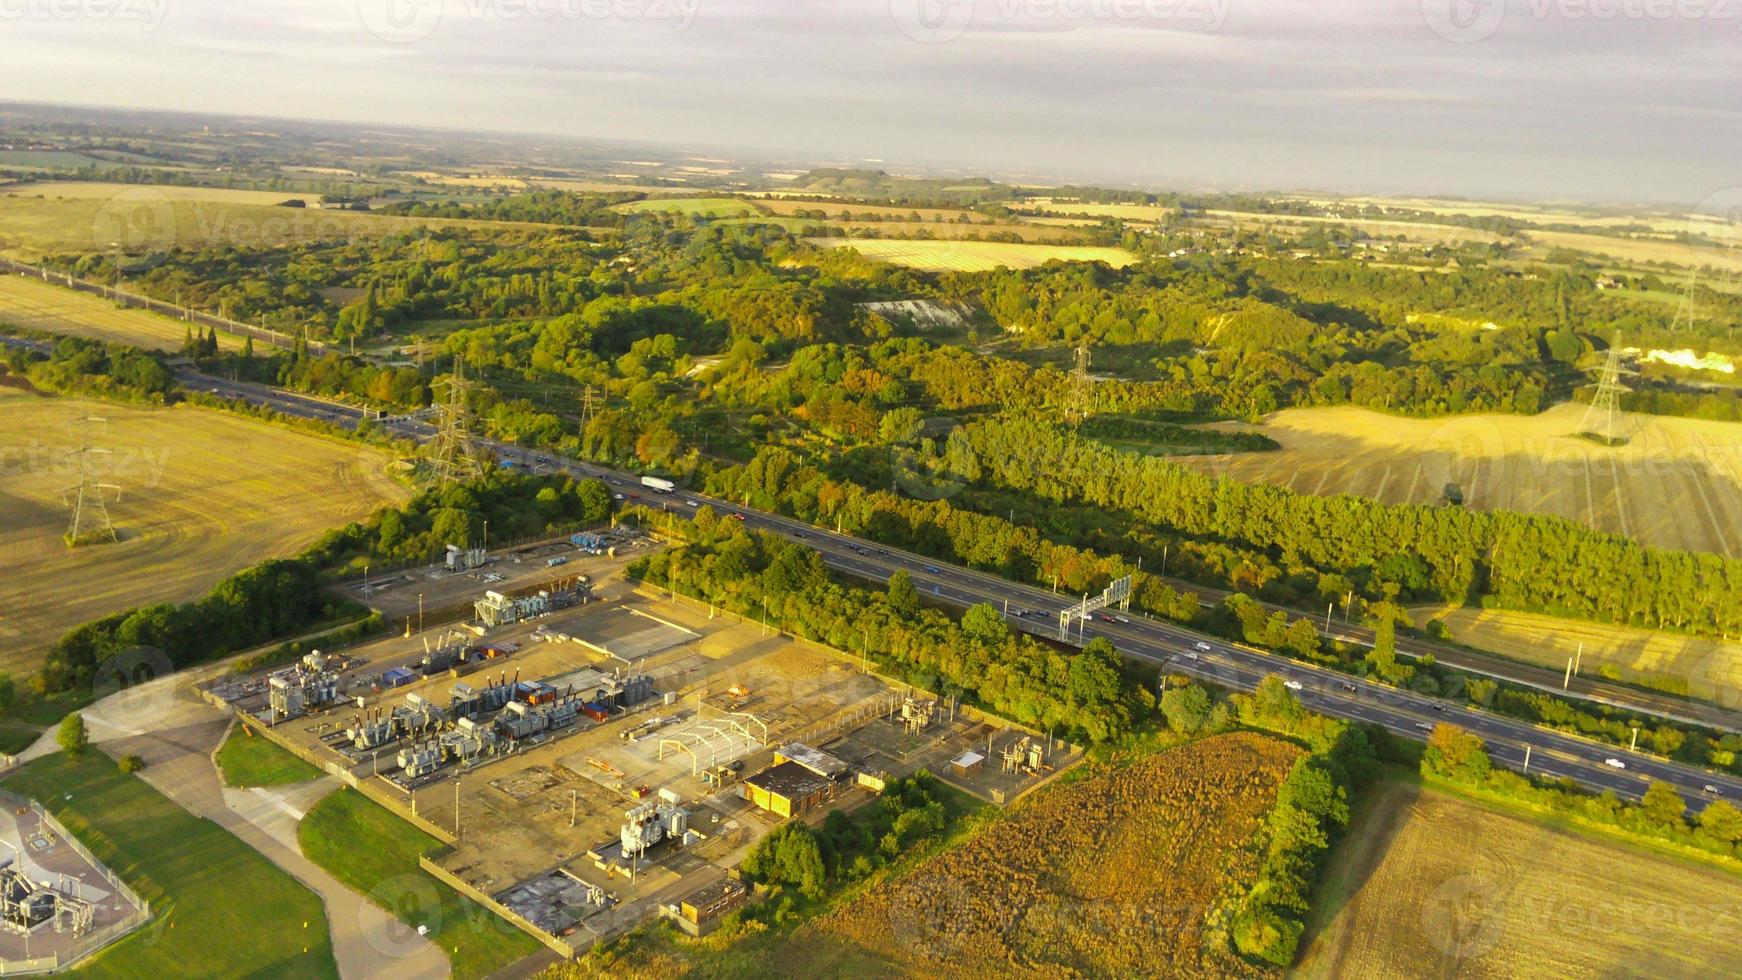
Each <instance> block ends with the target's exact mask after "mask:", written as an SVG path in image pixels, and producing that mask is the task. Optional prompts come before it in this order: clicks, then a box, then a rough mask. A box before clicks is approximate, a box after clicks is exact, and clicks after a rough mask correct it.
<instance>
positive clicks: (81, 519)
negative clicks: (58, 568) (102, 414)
mask: <svg viewBox="0 0 1742 980" xmlns="http://www.w3.org/2000/svg"><path fill="white" fill-rule="evenodd" d="M108 422H109V420H108V419H102V418H98V417H96V416H94V415H87V416H85V417H84V418H78V419H74V420H72V421H71V422H68V423H67V431H68V432H70V433H71V434H72V435H73V437H74V439H76V440H77V441H78V444H79V448H77V449H75V450H73V451H72V452H71V453H70V454H69V455H70V456H72V457H73V458H75V459H77V460H78V466H79V485H78V486H76V487H68V488H67V489H66V491H64V492H63V493H62V495H61V499H62V500H66V499H68V498H71V501H72V508H73V516H72V520H71V522H70V523H68V525H67V544H69V545H72V546H74V547H76V546H77V545H78V544H79V542H80V541H81V540H83V539H84V536H85V535H92V536H96V537H107V538H108V539H109V540H110V541H112V542H114V541H120V540H121V536H120V535H119V534H117V533H116V532H115V522H114V521H112V520H110V518H109V505H108V504H107V503H106V502H104V500H103V494H104V492H105V491H113V492H114V493H115V497H116V499H117V500H119V499H120V497H121V488H120V486H118V485H116V484H113V483H102V482H99V481H98V479H97V471H96V467H95V466H93V465H92V462H91V459H92V457H93V456H107V455H109V453H110V450H107V449H98V448H96V447H93V446H92V445H91V430H92V429H93V428H95V427H97V426H104V425H107V424H108ZM87 514H88V515H89V520H88V521H87ZM93 525H95V529H93V527H92V526H93Z"/></svg>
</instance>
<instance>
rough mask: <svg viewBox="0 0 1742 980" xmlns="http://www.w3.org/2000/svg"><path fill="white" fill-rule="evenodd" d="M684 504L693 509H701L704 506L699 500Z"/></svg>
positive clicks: (687, 501) (688, 501)
mask: <svg viewBox="0 0 1742 980" xmlns="http://www.w3.org/2000/svg"><path fill="white" fill-rule="evenodd" d="M684 503H686V504H689V505H690V506H691V507H700V506H701V505H702V502H701V501H699V500H686V501H684Z"/></svg>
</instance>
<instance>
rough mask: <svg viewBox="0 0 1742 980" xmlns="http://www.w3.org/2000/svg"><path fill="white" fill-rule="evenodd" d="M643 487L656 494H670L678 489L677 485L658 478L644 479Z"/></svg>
mask: <svg viewBox="0 0 1742 980" xmlns="http://www.w3.org/2000/svg"><path fill="white" fill-rule="evenodd" d="M641 485H642V486H644V487H646V488H647V489H649V490H652V491H653V492H654V493H670V492H672V491H673V490H676V489H677V484H675V483H673V482H671V481H670V480H662V479H660V478H659V477H657V476H644V477H642V478H641Z"/></svg>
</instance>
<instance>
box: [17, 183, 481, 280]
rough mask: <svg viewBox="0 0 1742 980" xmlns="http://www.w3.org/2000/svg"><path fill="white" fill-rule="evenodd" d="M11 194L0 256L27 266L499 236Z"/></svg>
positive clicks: (157, 195) (322, 216) (228, 198)
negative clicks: (422, 233)
mask: <svg viewBox="0 0 1742 980" xmlns="http://www.w3.org/2000/svg"><path fill="white" fill-rule="evenodd" d="M12 190H13V193H9V194H0V253H4V254H6V255H10V256H13V257H15V258H21V259H25V260H27V261H34V260H35V259H38V258H41V257H42V256H43V255H49V254H60V253H73V254H87V253H92V252H106V251H111V250H119V251H122V252H124V253H127V254H140V253H148V252H161V251H166V250H168V249H170V248H175V247H178V246H179V247H184V248H204V247H210V246H222V245H233V246H255V245H277V244H284V243H288V242H305V241H349V240H359V239H362V240H373V239H376V238H380V237H382V236H384V235H391V234H395V233H399V232H404V231H408V230H410V229H413V228H420V227H474V228H496V229H500V228H501V225H500V224H499V223H494V222H486V221H473V220H463V219H455V218H403V217H394V216H389V215H381V214H371V213H368V212H363V211H336V210H322V209H314V208H286V207H279V206H277V202H281V201H285V200H289V199H291V198H306V197H307V196H306V195H299V194H295V193H291V192H285V193H277V192H273V193H267V192H261V191H230V190H224V189H222V188H203V187H159V186H157V185H147V184H95V183H83V184H69V185H68V186H67V188H66V189H64V190H63V189H62V188H61V187H60V186H59V185H50V184H44V185H30V186H26V187H22V188H12ZM105 191H106V192H107V193H104V192H105ZM239 198H240V199H239ZM269 202H270V203H269Z"/></svg>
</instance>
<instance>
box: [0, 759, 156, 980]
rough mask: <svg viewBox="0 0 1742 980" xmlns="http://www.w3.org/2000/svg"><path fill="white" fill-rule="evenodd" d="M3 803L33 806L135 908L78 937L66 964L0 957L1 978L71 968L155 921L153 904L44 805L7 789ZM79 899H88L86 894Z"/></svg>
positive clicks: (56, 959)
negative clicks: (152, 912) (76, 949)
mask: <svg viewBox="0 0 1742 980" xmlns="http://www.w3.org/2000/svg"><path fill="white" fill-rule="evenodd" d="M0 802H3V803H4V804H5V805H6V806H12V807H17V806H28V807H30V809H31V811H32V812H34V813H35V814H36V817H37V819H38V820H39V821H41V823H42V825H43V826H45V827H47V828H48V829H49V830H51V831H53V832H54V834H55V836H57V837H59V838H60V839H61V842H62V843H64V844H66V845H67V846H68V847H70V848H72V849H73V851H74V853H76V854H78V855H79V856H80V857H82V858H84V859H85V861H86V862H88V863H89V864H90V865H91V867H93V868H95V869H97V872H98V873H99V874H101V875H102V876H103V881H104V882H105V883H106V884H107V885H108V886H109V887H110V888H112V889H114V890H115V892H116V893H117V894H119V895H120V896H121V897H122V898H123V899H125V900H126V901H127V902H128V903H129V904H130V905H132V907H133V912H132V914H130V915H128V916H127V917H126V918H123V919H118V920H116V921H114V922H111V923H109V924H108V925H105V926H102V927H100V928H97V929H93V930H91V931H90V932H87V933H85V934H84V935H83V936H80V937H78V938H79V940H80V942H81V945H80V949H79V950H78V952H77V953H75V954H74V955H73V956H72V957H71V958H70V959H67V960H66V961H65V962H62V961H61V958H60V954H59V953H53V954H50V955H48V956H36V957H30V958H28V959H18V960H8V959H4V958H0V976H23V975H25V974H32V973H48V972H51V971H54V970H59V969H62V968H64V967H68V966H71V965H73V964H74V963H77V962H79V961H80V960H82V959H84V958H85V957H87V956H89V955H91V954H92V953H95V952H97V951H98V950H100V949H102V948H104V947H105V946H107V945H109V944H110V943H112V942H114V941H115V940H116V939H119V938H120V937H122V936H124V935H126V934H127V933H129V932H132V931H133V930H134V929H137V928H139V927H140V926H142V925H144V924H145V923H147V922H149V921H151V903H150V902H147V901H146V900H144V899H143V898H140V897H139V893H138V892H135V891H134V890H133V889H132V888H131V887H129V886H128V884H127V883H126V882H125V881H122V880H121V878H120V877H119V876H118V875H116V874H115V872H114V871H113V870H112V869H110V867H109V865H108V864H107V863H106V862H104V861H101V860H99V859H98V858H97V856H96V855H95V854H92V853H91V850H90V848H88V847H86V846H85V845H84V843H83V842H82V841H80V840H79V839H78V838H77V837H75V836H73V834H72V832H71V831H69V830H67V828H66V826H65V825H64V824H62V823H61V822H60V821H59V820H57V819H55V816H54V814H52V813H49V812H48V810H47V809H45V808H44V807H43V806H42V804H41V803H38V802H37V801H35V800H32V799H27V798H25V797H22V796H19V795H17V794H15V793H12V792H9V791H7V790H0ZM19 843H20V844H21V845H22V844H23V841H20V842H19ZM75 897H77V898H84V896H83V895H78V896H75Z"/></svg>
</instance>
